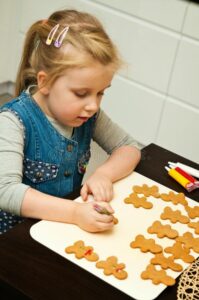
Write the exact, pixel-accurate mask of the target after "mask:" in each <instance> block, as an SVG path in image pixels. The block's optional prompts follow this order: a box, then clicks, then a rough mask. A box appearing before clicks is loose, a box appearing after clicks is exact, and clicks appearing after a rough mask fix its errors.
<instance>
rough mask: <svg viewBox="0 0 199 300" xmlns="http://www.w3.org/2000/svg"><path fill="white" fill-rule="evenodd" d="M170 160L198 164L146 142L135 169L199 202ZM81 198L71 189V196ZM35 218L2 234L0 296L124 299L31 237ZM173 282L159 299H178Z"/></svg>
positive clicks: (124, 296)
mask: <svg viewBox="0 0 199 300" xmlns="http://www.w3.org/2000/svg"><path fill="white" fill-rule="evenodd" d="M168 161H174V162H177V161H180V162H182V163H185V164H187V165H189V166H192V167H194V168H197V169H199V165H198V164H196V163H194V162H192V161H190V160H187V159H185V158H183V157H181V156H179V155H177V154H175V153H172V152H170V151H168V150H166V149H163V148H161V147H159V146H157V145H155V144H150V145H149V146H147V147H145V148H144V149H143V150H142V159H141V162H140V163H139V165H138V167H137V168H136V171H137V172H138V173H140V174H142V175H144V176H146V177H149V178H151V179H153V180H155V181H157V182H159V183H161V184H163V185H165V186H167V187H169V188H171V189H173V190H175V191H176V192H183V193H185V194H186V195H187V196H188V197H189V198H192V199H194V200H197V201H199V190H195V191H192V192H191V193H186V192H185V189H184V188H183V187H181V186H180V185H179V184H178V183H177V182H175V181H174V180H173V179H172V178H171V177H170V176H168V175H167V172H166V171H165V169H164V166H165V165H167V163H168ZM78 196H79V192H78V191H77V192H75V193H73V194H72V195H71V196H70V198H71V199H74V198H76V197H78ZM37 221H38V220H30V219H27V220H26V221H24V222H23V223H21V224H19V225H17V226H15V227H14V228H13V229H11V230H9V231H8V232H7V233H5V234H3V235H1V236H0V299H1V300H4V299H6V300H7V299H14V300H15V299H21V300H23V299H38V300H39V299H48V300H51V299H53V300H54V299H56V300H59V299H60V300H62V299H81V300H84V299H85V300H91V299H92V300H93V299H94V300H102V299H114V300H127V299H132V298H131V297H129V296H127V295H126V294H124V293H123V292H121V291H119V290H117V289H116V288H114V287H112V286H110V285H109V284H107V283H105V282H104V281H102V280H101V279H99V278H97V277H95V276H94V275H92V274H90V273H89V272H86V271H85V270H83V269H81V268H80V267H78V266H77V265H75V264H73V263H72V262H70V261H68V260H66V259H65V258H63V257H62V256H60V255H58V254H56V253H54V252H53V251H51V250H49V249H48V248H46V247H44V246H42V245H41V244H39V243H37V242H36V241H34V240H33V239H32V238H31V237H30V234H29V230H30V227H31V226H32V225H33V224H35V222H37ZM177 285H178V280H177V283H176V284H175V285H174V286H172V287H167V288H166V289H165V290H164V291H163V293H161V294H160V295H159V297H158V298H156V299H158V300H166V299H170V300H174V299H175V300H176V298H177V296H176V293H177Z"/></svg>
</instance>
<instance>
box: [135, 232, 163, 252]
mask: <svg viewBox="0 0 199 300" xmlns="http://www.w3.org/2000/svg"><path fill="white" fill-rule="evenodd" d="M130 247H131V248H140V250H141V251H142V252H152V253H160V252H162V247H161V246H160V245H158V244H156V243H155V240H153V239H146V238H145V237H144V236H143V235H141V234H139V235H137V236H136V238H135V241H132V242H131V243H130Z"/></svg>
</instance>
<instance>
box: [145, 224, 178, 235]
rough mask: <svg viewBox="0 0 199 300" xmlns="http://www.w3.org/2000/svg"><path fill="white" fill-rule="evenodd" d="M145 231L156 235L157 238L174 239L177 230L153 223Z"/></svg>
mask: <svg viewBox="0 0 199 300" xmlns="http://www.w3.org/2000/svg"><path fill="white" fill-rule="evenodd" d="M147 231H148V233H156V234H157V236H158V237H159V238H163V237H168V238H170V239H174V238H176V237H177V236H178V232H177V230H174V229H172V228H171V226H170V225H162V224H161V222H159V221H155V222H153V224H152V226H151V227H149V228H148V229H147Z"/></svg>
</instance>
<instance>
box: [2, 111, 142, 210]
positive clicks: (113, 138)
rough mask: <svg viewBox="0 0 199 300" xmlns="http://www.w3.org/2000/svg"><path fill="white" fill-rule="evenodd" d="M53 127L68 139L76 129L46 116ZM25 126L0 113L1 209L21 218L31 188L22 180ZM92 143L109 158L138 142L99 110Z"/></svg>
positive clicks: (9, 115)
mask: <svg viewBox="0 0 199 300" xmlns="http://www.w3.org/2000/svg"><path fill="white" fill-rule="evenodd" d="M47 118H48V119H49V121H50V122H51V123H52V125H53V126H54V127H55V128H56V129H57V131H58V132H59V133H61V134H62V135H63V136H65V137H66V138H70V137H71V135H72V131H73V128H71V127H67V126H63V125H60V124H59V123H58V122H57V121H56V120H54V119H52V118H50V117H48V116H47ZM23 135H24V132H23V126H22V124H21V123H20V121H19V120H18V118H17V117H16V116H15V115H14V114H12V113H11V112H2V113H0V208H1V209H3V210H5V211H8V212H11V213H14V214H16V215H20V210H21V205H22V201H23V198H24V194H25V192H26V190H27V189H28V188H29V186H27V185H25V184H23V183H22V177H23V157H24V154H23V148H24V138H23ZM93 140H94V141H96V143H98V144H99V145H100V146H101V147H102V148H103V149H104V150H105V151H106V152H107V153H108V154H111V153H112V152H113V151H114V150H115V149H117V148H118V147H120V146H122V145H133V146H137V143H136V141H135V140H134V139H133V138H132V137H131V136H129V135H128V134H127V133H126V132H125V131H124V130H123V129H121V128H120V127H119V126H118V125H117V124H115V123H114V122H112V121H111V119H110V118H109V117H108V116H107V115H106V114H105V113H104V112H103V111H102V110H100V111H99V113H98V116H97V120H96V126H95V129H94V135H93Z"/></svg>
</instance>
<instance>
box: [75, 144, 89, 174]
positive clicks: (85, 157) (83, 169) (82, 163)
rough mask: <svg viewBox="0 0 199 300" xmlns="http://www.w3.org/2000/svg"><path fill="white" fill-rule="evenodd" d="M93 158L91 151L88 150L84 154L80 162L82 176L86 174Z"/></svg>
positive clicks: (79, 167)
mask: <svg viewBox="0 0 199 300" xmlns="http://www.w3.org/2000/svg"><path fill="white" fill-rule="evenodd" d="M90 157H91V151H90V149H88V150H87V151H86V152H85V153H83V154H82V155H81V157H80V159H79V161H78V172H79V173H80V174H84V173H85V172H86V168H87V165H88V162H89V159H90Z"/></svg>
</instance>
